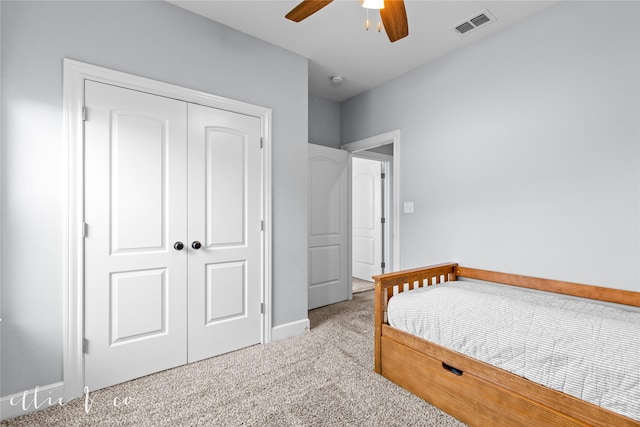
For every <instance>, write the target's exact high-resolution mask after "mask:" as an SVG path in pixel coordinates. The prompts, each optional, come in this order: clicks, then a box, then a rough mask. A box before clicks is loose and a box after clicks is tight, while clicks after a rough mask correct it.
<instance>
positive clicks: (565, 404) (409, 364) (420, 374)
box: [373, 263, 640, 427]
mask: <svg viewBox="0 0 640 427" xmlns="http://www.w3.org/2000/svg"><path fill="white" fill-rule="evenodd" d="M459 277H460V278H468V279H477V280H483V281H487V282H494V283H500V284H505V285H512V286H519V287H524V288H532V289H538V290H544V291H551V292H555V293H560V294H566V295H574V296H580V297H585V298H590V299H595V300H600V301H608V302H614V303H619V304H625V305H631V306H635V307H640V292H631V291H624V290H617V289H610V288H602V287H596V286H587V285H580V284H576V283H568V282H560V281H555V280H547V279H539V278H534V277H527V276H519V275H514V274H505V273H497V272H493V271H486V270H478V269H473V268H466V267H460V266H458V265H457V264H455V263H447V264H439V265H434V266H430V267H425V268H419V269H413V270H406V271H400V272H395V273H388V274H383V275H379V276H374V277H373V279H374V280H375V341H374V352H375V372H377V373H379V374H381V375H383V376H384V377H386V378H387V379H389V380H391V381H393V382H394V383H396V384H398V385H399V386H401V387H403V388H405V389H407V390H409V391H411V392H412V393H414V394H416V395H417V396H420V397H421V398H423V399H424V400H426V401H428V402H430V403H431V404H433V405H434V406H436V407H438V408H440V409H442V410H443V411H445V412H447V413H449V414H451V415H453V416H454V417H456V418H457V419H459V420H460V421H462V422H464V423H466V424H469V425H472V426H476V425H478V426H482V425H491V426H551V425H553V426H581V425H584V426H635V427H638V426H640V422H638V421H635V420H632V419H631V418H628V417H625V416H623V415H619V414H616V413H614V412H611V411H609V410H606V409H603V408H600V407H599V406H596V405H593V404H591V403H588V402H585V401H583V400H580V399H577V398H575V397H573V396H570V395H568V394H565V393H561V392H558V391H555V390H552V389H550V388H547V387H544V386H541V385H539V384H537V383H534V382H532V381H529V380H527V379H525V378H522V377H519V376H516V375H513V374H511V373H509V372H507V371H504V370H502V369H499V368H495V367H493V366H490V365H488V364H486V363H483V362H480V361H478V360H476V359H473V358H470V357H467V356H465V355H463V354H461V353H458V352H455V351H451V350H448V349H447V348H445V347H442V346H439V345H437V344H434V343H432V342H429V341H426V340H424V339H422V338H419V337H416V336H413V335H410V334H408V333H406V332H403V331H400V330H399V329H396V328H393V327H391V326H390V325H388V324H387V322H386V307H387V302H388V300H389V298H391V297H392V296H393V295H394V293H398V292H403V291H406V290H409V289H414V288H416V287H421V286H443V284H444V283H446V282H447V281H452V280H456V279H457V278H459ZM444 286H446V285H444ZM604 363H606V361H604Z"/></svg>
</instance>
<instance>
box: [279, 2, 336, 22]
mask: <svg viewBox="0 0 640 427" xmlns="http://www.w3.org/2000/svg"><path fill="white" fill-rule="evenodd" d="M332 1H333V0H304V1H303V2H301V3H299V4H298V5H297V6H296V7H294V8H293V9H291V11H290V12H289V13H287V14H286V15H285V18H287V19H290V20H292V21H295V22H300V21H302V20H303V19H305V18H308V17H309V16H311V15H313V14H314V13H316V12H317V11H319V10H320V9H322V8H323V7H325V6H326V5H328V4H329V3H331V2H332Z"/></svg>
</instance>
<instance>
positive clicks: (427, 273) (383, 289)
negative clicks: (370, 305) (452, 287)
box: [373, 263, 458, 373]
mask: <svg viewBox="0 0 640 427" xmlns="http://www.w3.org/2000/svg"><path fill="white" fill-rule="evenodd" d="M457 267H458V264H456V263H445V264H437V265H431V266H428V267H423V268H415V269H412V270H403V271H397V272H393V273H387V274H380V275H378V276H373V280H375V292H374V297H375V302H374V323H375V328H374V334H375V337H374V359H375V367H374V369H375V372H377V373H381V371H382V366H381V359H380V346H381V339H382V325H383V324H384V323H385V322H386V314H387V303H388V302H389V299H390V298H391V297H392V296H393V295H395V294H398V293H400V292H404V291H408V290H411V289H415V288H421V287H423V286H432V285H437V284H440V283H444V282H449V281H452V280H456V270H457Z"/></svg>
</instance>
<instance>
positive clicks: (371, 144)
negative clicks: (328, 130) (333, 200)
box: [340, 130, 400, 272]
mask: <svg viewBox="0 0 640 427" xmlns="http://www.w3.org/2000/svg"><path fill="white" fill-rule="evenodd" d="M388 144H393V161H392V162H391V163H392V165H393V166H392V170H391V173H389V171H386V173H387V174H388V175H387V177H389V176H390V177H391V181H392V182H391V186H392V187H393V197H391V198H389V197H387V200H390V201H391V206H390V207H389V211H391V212H392V213H393V218H392V227H391V230H392V232H391V233H389V231H390V230H389V227H385V232H386V233H387V236H389V237H391V238H392V239H389V238H387V239H385V245H384V246H385V250H387V249H388V246H389V240H392V241H393V244H392V245H391V246H392V251H393V253H392V257H391V258H390V259H389V257H385V259H387V260H389V261H391V265H388V266H387V267H386V269H385V271H386V272H392V271H398V269H399V268H400V201H399V200H400V173H399V171H400V130H394V131H391V132H387V133H383V134H380V135H375V136H372V137H369V138H365V139H360V140H358V141H354V142H350V143H347V144H343V145H341V146H340V149H342V150H346V151H348V152H350V153H351V155H352V156H358V152H361V151H365V150H369V149H371V148H376V147H380V146H382V145H388ZM363 154H364V153H363ZM362 157H365V156H362ZM366 157H368V158H374V156H366ZM383 157H384V156H380V161H382V162H385V161H386V160H385V159H383ZM349 179H351V177H350V178H349ZM351 185H353V184H352V183H351V182H350V183H349V188H351ZM385 211H387V210H386V208H385ZM349 224H350V225H349V234H350V235H351V233H352V232H353V230H351V222H349ZM386 255H388V253H387V254H386ZM349 262H350V263H351V262H353V260H352V255H351V254H350V255H349Z"/></svg>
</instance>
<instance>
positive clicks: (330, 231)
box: [308, 144, 351, 309]
mask: <svg viewBox="0 0 640 427" xmlns="http://www.w3.org/2000/svg"><path fill="white" fill-rule="evenodd" d="M348 170H349V153H348V152H346V151H343V150H338V149H335V148H329V147H323V146H320V145H314V144H309V237H308V242H309V243H308V244H309V255H308V257H309V283H308V286H309V291H308V300H309V309H312V308H316V307H320V306H323V305H328V304H333V303H335V302H338V301H344V300H346V299H348V298H349V289H350V287H349V285H350V281H351V278H350V277H349V260H350V254H349V231H348V230H349V222H348V221H349V175H348Z"/></svg>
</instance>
